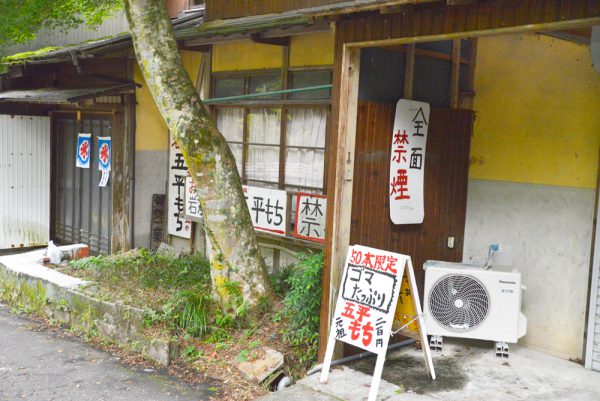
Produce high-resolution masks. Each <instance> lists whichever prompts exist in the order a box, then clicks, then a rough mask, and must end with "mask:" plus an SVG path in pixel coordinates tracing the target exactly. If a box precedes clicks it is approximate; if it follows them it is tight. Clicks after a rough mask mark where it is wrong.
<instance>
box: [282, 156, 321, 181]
mask: <svg viewBox="0 0 600 401" xmlns="http://www.w3.org/2000/svg"><path fill="white" fill-rule="evenodd" d="M324 157H325V151H324V150H308V149H286V155H285V183H286V184H287V185H302V186H307V187H316V188H322V187H323V170H324V168H325V158H324Z"/></svg>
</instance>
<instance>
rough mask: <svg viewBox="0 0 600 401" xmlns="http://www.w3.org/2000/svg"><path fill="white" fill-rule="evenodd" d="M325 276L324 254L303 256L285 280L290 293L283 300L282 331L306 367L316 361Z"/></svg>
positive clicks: (280, 315) (280, 314) (280, 316)
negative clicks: (323, 274) (323, 273)
mask: <svg viewBox="0 0 600 401" xmlns="http://www.w3.org/2000/svg"><path fill="white" fill-rule="evenodd" d="M322 272H323V254H322V253H318V254H303V255H300V258H299V260H298V263H297V264H295V265H294V266H292V267H291V269H290V270H289V276H288V277H287V279H286V280H285V283H286V284H287V285H288V286H289V291H288V292H287V294H286V296H285V298H284V299H283V311H281V312H280V313H279V314H278V318H282V319H283V320H284V321H285V322H286V325H285V326H284V328H283V330H282V334H283V339H284V341H286V342H287V343H288V344H290V345H291V346H292V347H293V349H294V351H295V352H294V353H295V355H296V358H297V359H298V361H299V362H301V363H302V364H303V365H305V366H307V365H308V364H310V363H312V362H313V361H315V360H316V358H317V351H318V346H319V315H320V308H321V292H322V287H321V275H322Z"/></svg>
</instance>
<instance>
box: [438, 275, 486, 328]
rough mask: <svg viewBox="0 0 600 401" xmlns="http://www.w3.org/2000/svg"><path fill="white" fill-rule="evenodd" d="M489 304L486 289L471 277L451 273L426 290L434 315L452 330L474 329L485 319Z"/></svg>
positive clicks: (439, 321) (440, 322)
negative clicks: (428, 290) (429, 290)
mask: <svg viewBox="0 0 600 401" xmlns="http://www.w3.org/2000/svg"><path fill="white" fill-rule="evenodd" d="M489 307H490V298H489V295H488V292H487V291H486V289H485V287H484V286H483V285H482V284H481V282H479V280H477V279H475V278H474V277H471V276H466V275H461V274H451V275H447V276H445V277H442V278H441V279H439V280H438V281H437V282H436V283H435V285H434V286H433V288H432V289H431V292H430V293H429V309H430V310H431V314H432V316H433V318H434V319H435V320H436V321H437V322H438V323H439V324H441V325H442V326H444V327H445V328H447V329H448V330H452V331H457V332H467V331H470V330H473V329H474V328H476V327H477V326H479V325H480V324H481V323H482V322H483V321H484V320H485V318H486V317H487V315H488V312H489Z"/></svg>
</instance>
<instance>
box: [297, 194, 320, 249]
mask: <svg viewBox="0 0 600 401" xmlns="http://www.w3.org/2000/svg"><path fill="white" fill-rule="evenodd" d="M326 210H327V197H326V196H324V195H314V194H306V193H302V192H299V193H298V195H297V196H296V224H295V225H294V237H297V238H302V239H305V240H309V241H315V242H321V243H323V242H325V211H326Z"/></svg>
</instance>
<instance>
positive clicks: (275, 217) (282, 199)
mask: <svg viewBox="0 0 600 401" xmlns="http://www.w3.org/2000/svg"><path fill="white" fill-rule="evenodd" d="M243 189H244V197H245V198H246V204H247V205H248V210H249V211H250V216H251V217H252V225H253V226H254V229H256V230H258V231H264V232H267V233H271V234H276V235H285V228H286V227H287V194H286V192H285V191H280V190H277V189H268V188H259V187H251V186H248V185H244V186H243Z"/></svg>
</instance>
